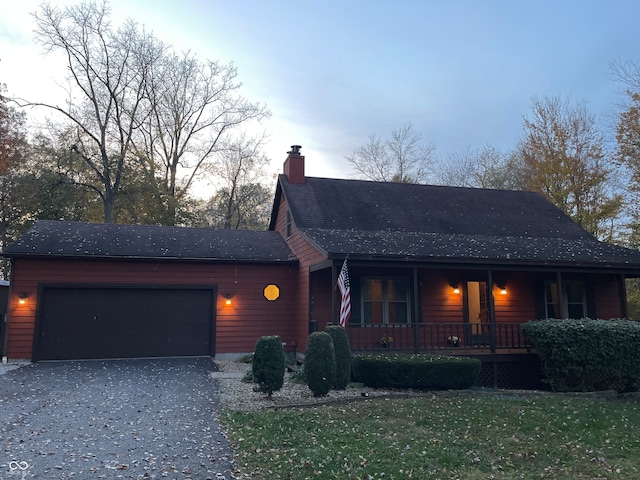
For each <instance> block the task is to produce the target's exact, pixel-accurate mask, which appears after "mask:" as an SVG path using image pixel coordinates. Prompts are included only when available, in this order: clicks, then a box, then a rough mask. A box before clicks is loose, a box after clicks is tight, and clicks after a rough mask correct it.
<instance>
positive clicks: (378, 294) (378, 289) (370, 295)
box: [364, 279, 382, 302]
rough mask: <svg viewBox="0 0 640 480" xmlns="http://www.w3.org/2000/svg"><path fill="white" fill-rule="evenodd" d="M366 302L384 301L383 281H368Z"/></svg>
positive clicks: (365, 283)
mask: <svg viewBox="0 0 640 480" xmlns="http://www.w3.org/2000/svg"><path fill="white" fill-rule="evenodd" d="M364 301H365V302H368V301H376V302H381V301H382V280H379V279H368V280H365V282H364Z"/></svg>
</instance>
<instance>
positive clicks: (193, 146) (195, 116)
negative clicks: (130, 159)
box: [140, 52, 269, 225]
mask: <svg viewBox="0 0 640 480" xmlns="http://www.w3.org/2000/svg"><path fill="white" fill-rule="evenodd" d="M237 77H238V73H237V70H236V68H235V67H234V66H233V65H230V64H229V65H223V64H220V63H219V62H212V61H209V62H206V63H204V64H203V63H201V62H200V61H198V60H197V58H196V57H195V56H194V55H193V54H192V53H190V52H187V53H185V54H183V55H181V56H179V55H176V54H172V55H165V56H164V57H163V58H162V60H161V61H160V62H156V63H155V64H154V68H153V69H152V70H151V75H150V77H149V79H148V81H147V83H146V89H145V90H146V95H147V97H148V98H149V99H150V108H151V115H150V116H149V117H148V119H147V121H146V122H145V124H144V128H143V132H144V135H143V139H144V146H143V151H144V152H145V155H141V156H140V158H142V159H144V160H146V162H145V168H147V170H148V172H149V173H150V175H149V178H150V179H153V180H155V181H156V183H157V185H156V188H157V190H158V192H160V193H161V195H162V197H163V198H164V199H165V202H164V208H165V209H166V210H167V215H166V218H167V221H168V223H169V224H172V225H173V224H174V223H175V219H176V206H177V204H178V202H179V201H180V200H181V199H182V198H184V196H185V195H186V194H187V192H188V191H189V189H190V188H191V186H192V184H193V182H194V180H195V179H196V178H197V177H198V175H199V174H201V173H202V172H203V171H204V170H206V169H207V168H208V167H209V170H211V167H212V165H213V163H215V162H216V161H218V160H217V159H218V158H220V156H219V155H217V153H220V152H224V151H226V149H227V147H226V144H227V143H228V139H229V135H230V134H231V133H232V132H233V130H234V129H235V128H236V127H238V126H239V125H244V124H246V123H247V122H249V121H253V120H257V121H259V120H262V119H264V118H265V117H267V116H268V115H269V112H268V111H267V109H266V107H265V106H263V105H259V104H256V103H251V102H249V101H247V100H246V99H244V98H243V97H241V96H240V95H238V89H239V88H240V86H241V84H240V83H238V81H237ZM221 158H222V162H223V165H222V168H221V170H223V171H224V170H225V165H224V159H225V156H224V155H223V156H222V157H221ZM223 180H226V178H225V177H224V176H223Z"/></svg>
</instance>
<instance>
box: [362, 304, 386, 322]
mask: <svg viewBox="0 0 640 480" xmlns="http://www.w3.org/2000/svg"><path fill="white" fill-rule="evenodd" d="M364 319H365V322H366V323H382V322H383V318H382V302H366V303H365V304H364Z"/></svg>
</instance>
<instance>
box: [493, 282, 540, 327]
mask: <svg viewBox="0 0 640 480" xmlns="http://www.w3.org/2000/svg"><path fill="white" fill-rule="evenodd" d="M505 287H506V290H507V293H506V295H502V294H501V293H500V289H499V288H497V287H495V288H494V289H493V304H494V306H495V312H496V323H524V322H528V321H530V320H535V318H536V301H535V292H536V289H535V280H534V277H532V276H531V275H528V274H526V273H512V274H510V275H509V280H508V281H507V282H505Z"/></svg>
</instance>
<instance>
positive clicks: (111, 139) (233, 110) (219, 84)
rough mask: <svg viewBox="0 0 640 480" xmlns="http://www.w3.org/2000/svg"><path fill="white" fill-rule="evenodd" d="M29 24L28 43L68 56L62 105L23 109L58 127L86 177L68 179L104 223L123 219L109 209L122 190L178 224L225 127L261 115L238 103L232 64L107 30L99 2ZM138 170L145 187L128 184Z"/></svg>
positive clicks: (44, 14)
mask: <svg viewBox="0 0 640 480" xmlns="http://www.w3.org/2000/svg"><path fill="white" fill-rule="evenodd" d="M34 17H35V20H36V26H37V28H36V40H37V41H38V42H39V43H40V44H41V45H42V46H43V47H44V49H45V50H46V51H47V52H48V51H59V52H62V53H64V54H65V56H66V59H67V67H68V71H69V78H68V81H69V87H68V92H67V94H68V99H69V100H68V101H67V102H66V104H65V105H63V106H59V105H53V104H48V103H37V102H27V103H23V104H26V105H32V106H43V107H46V108H48V109H50V110H51V111H53V112H55V113H57V114H59V115H62V117H63V118H64V119H66V121H62V122H60V121H59V120H57V121H55V122H52V123H51V128H52V129H53V130H54V131H53V132H52V133H53V136H54V137H55V138H64V139H65V141H66V142H67V144H68V145H69V147H70V152H71V153H70V155H71V156H72V157H73V158H72V161H71V162H69V164H70V165H74V164H75V165H76V166H77V165H78V163H77V162H76V161H75V159H77V160H81V162H82V164H83V166H84V169H78V170H76V171H74V172H73V175H69V178H73V179H75V180H74V181H76V182H77V184H78V185H82V186H84V187H85V188H88V189H91V190H92V191H94V192H95V194H96V195H98V196H99V197H100V198H101V200H102V202H103V204H104V221H105V222H112V221H115V220H116V218H115V217H116V214H117V213H118V212H124V211H125V209H118V208H115V204H116V199H117V198H118V195H119V194H120V193H122V188H123V185H124V184H125V183H128V185H127V195H128V198H129V199H131V198H144V200H145V201H148V200H149V199H151V198H155V199H156V201H157V202H158V206H157V208H154V209H153V210H154V211H156V212H162V213H161V214H160V215H159V216H158V217H157V220H156V222H154V223H157V222H161V223H164V224H170V225H174V224H176V222H177V214H176V210H177V208H178V203H179V202H182V201H186V199H187V196H188V192H189V191H190V189H191V188H192V186H193V183H194V181H195V179H196V178H197V177H198V176H199V175H200V174H201V173H203V172H205V171H206V169H205V167H206V166H207V164H210V163H212V162H213V161H215V158H216V157H215V153H216V152H217V151H218V150H219V148H220V146H221V145H222V142H223V141H224V140H226V139H227V138H228V136H229V134H230V133H231V132H232V131H233V129H234V128H236V127H237V126H239V125H241V124H244V123H245V122H249V121H252V120H261V119H263V118H265V117H267V116H268V115H269V112H268V111H267V110H266V108H265V107H264V106H262V105H259V104H254V103H251V102H248V101H247V100H245V99H244V98H243V97H242V96H240V95H239V93H238V91H239V88H240V86H241V85H240V83H239V82H238V81H237V71H236V69H235V67H233V65H222V64H220V63H218V62H212V61H211V62H206V63H202V62H200V61H198V59H197V58H196V57H195V55H194V54H192V53H190V52H187V53H184V54H182V55H177V54H175V53H173V52H172V51H171V50H170V49H169V47H168V46H166V45H165V44H163V43H162V42H161V41H159V40H158V39H157V38H155V37H154V36H153V35H151V34H148V33H146V32H145V31H144V30H143V29H140V28H139V27H138V26H137V25H136V24H135V23H134V22H133V21H130V20H129V21H127V22H125V24H124V25H123V26H122V27H120V28H118V29H114V28H112V26H111V24H110V22H109V17H110V10H109V8H108V4H107V3H106V0H103V1H102V3H99V4H98V3H95V2H91V1H90V2H85V3H81V4H79V5H77V6H71V7H64V8H62V7H60V8H59V7H55V6H51V5H50V4H47V3H45V4H43V5H42V6H41V7H40V10H39V11H38V12H37V13H36V14H35V15H34ZM80 170H82V171H80ZM140 172H142V174H143V176H144V179H145V182H147V183H148V185H147V184H141V183H140V181H139V178H137V177H136V178H133V177H132V175H139V174H140ZM127 175H128V176H129V178H127ZM136 185H137V186H139V187H140V188H142V189H143V190H145V192H141V193H144V194H143V195H137V194H136V192H135V189H136V188H137V187H136Z"/></svg>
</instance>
